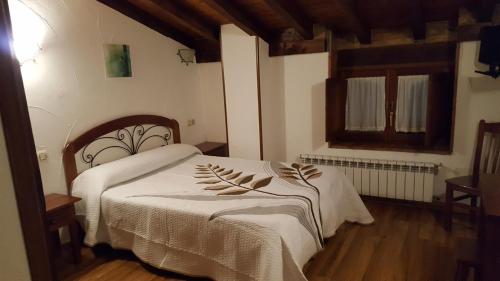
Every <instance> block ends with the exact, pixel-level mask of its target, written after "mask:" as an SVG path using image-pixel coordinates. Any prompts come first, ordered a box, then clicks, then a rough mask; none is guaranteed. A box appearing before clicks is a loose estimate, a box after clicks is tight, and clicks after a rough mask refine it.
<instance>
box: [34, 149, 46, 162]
mask: <svg viewBox="0 0 500 281" xmlns="http://www.w3.org/2000/svg"><path fill="white" fill-rule="evenodd" d="M36 154H37V156H38V160H40V161H45V160H47V159H48V158H49V153H48V152H47V150H39V151H37V152H36Z"/></svg>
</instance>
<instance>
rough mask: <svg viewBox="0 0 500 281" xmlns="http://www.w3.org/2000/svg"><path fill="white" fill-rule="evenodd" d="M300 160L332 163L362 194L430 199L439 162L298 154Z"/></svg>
mask: <svg viewBox="0 0 500 281" xmlns="http://www.w3.org/2000/svg"><path fill="white" fill-rule="evenodd" d="M300 159H301V162H302V163H307V164H316V165H327V166H335V167H337V168H338V169H339V170H340V171H342V172H344V173H345V174H346V176H347V177H348V178H349V179H350V180H351V181H352V183H353V184H354V186H355V187H356V189H357V190H358V193H359V194H361V195H368V196H375V197H383V198H392V199H401V200H408V201H423V202H432V196H433V186H434V175H436V174H437V172H438V165H436V164H434V163H426V162H408V161H390V160H378V159H361V158H349V157H337V156H326V155H310V154H301V155H300Z"/></svg>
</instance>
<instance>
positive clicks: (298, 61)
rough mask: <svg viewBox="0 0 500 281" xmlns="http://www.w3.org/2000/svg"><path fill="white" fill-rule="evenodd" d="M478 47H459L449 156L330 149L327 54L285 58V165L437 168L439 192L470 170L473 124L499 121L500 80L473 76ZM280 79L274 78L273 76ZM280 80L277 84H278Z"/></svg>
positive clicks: (474, 126)
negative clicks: (343, 162)
mask: <svg viewBox="0 0 500 281" xmlns="http://www.w3.org/2000/svg"><path fill="white" fill-rule="evenodd" d="M478 46H479V43H478V42H466V43H461V45H460V56H459V57H460V59H459V73H458V92H457V100H456V117H455V132H454V134H455V136H454V142H455V144H454V149H453V154H452V155H436V154H423V153H405V152H390V153H387V152H386V151H370V150H356V149H331V148H328V145H327V144H326V143H325V141H324V139H325V129H324V128H325V117H324V108H325V100H324V95H325V85H324V82H325V79H326V78H327V76H328V55H327V54H326V53H323V54H311V55H299V56H289V57H285V58H284V68H285V69H284V83H285V114H286V121H285V122H286V147H287V153H286V158H287V161H296V160H297V157H298V156H299V154H300V153H315V154H324V155H336V156H349V157H360V158H375V159H391V160H402V161H423V162H427V161H429V162H433V163H441V164H442V165H443V166H442V167H441V168H440V172H439V174H438V175H437V177H435V185H434V193H435V194H442V193H443V192H444V179H446V178H448V177H453V176H458V175H465V174H468V173H469V172H470V170H471V164H472V157H473V156H472V154H473V150H474V146H475V137H476V132H477V124H478V122H479V120H480V119H485V120H486V121H489V122H499V121H500V80H494V79H492V78H487V77H482V76H478V75H475V74H473V70H474V69H476V68H477V67H479V66H478V65H477V63H476V61H477V52H478V49H479V48H478ZM278 76H279V75H278ZM277 81H279V79H277Z"/></svg>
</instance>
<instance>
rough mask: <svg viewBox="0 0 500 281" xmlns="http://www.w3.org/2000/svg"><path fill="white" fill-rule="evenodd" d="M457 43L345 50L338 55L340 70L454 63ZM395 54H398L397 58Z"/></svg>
mask: <svg viewBox="0 0 500 281" xmlns="http://www.w3.org/2000/svg"><path fill="white" fill-rule="evenodd" d="M456 45H457V44H456V42H443V43H429V44H427V43H425V44H411V45H396V46H386V47H375V48H360V49H344V50H339V51H338V55H337V60H338V67H339V70H341V69H344V68H349V67H369V66H374V65H376V66H378V67H381V66H386V65H405V64H421V63H423V62H425V63H443V62H453V61H454V60H455V50H456ZM394 54H398V55H397V56H395V55H394Z"/></svg>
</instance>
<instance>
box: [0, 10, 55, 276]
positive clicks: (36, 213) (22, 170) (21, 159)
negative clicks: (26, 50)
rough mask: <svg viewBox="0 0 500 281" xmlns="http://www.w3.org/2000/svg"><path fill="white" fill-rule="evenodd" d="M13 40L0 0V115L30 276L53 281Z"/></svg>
mask: <svg viewBox="0 0 500 281" xmlns="http://www.w3.org/2000/svg"><path fill="white" fill-rule="evenodd" d="M11 42H12V30H11V23H10V15H9V8H8V3H7V0H0V89H2V90H1V91H0V114H1V116H2V125H3V131H4V134H5V143H6V146H7V152H8V157H9V162H10V169H11V174H12V180H13V183H14V189H15V195H16V201H17V206H18V211H19V218H20V221H21V228H22V233H23V239H24V244H25V249H26V255H27V258H28V264H29V268H30V274H31V279H32V280H37V281H51V280H54V279H55V275H54V270H53V264H52V256H51V252H50V249H49V232H48V227H47V224H46V221H45V215H44V214H45V201H44V196H43V187H42V179H41V175H40V169H39V167H38V159H37V156H36V152H35V141H34V139H33V132H32V129H31V122H30V118H29V114H28V106H27V102H26V95H25V92H24V86H23V81H22V76H21V71H20V67H19V64H18V63H17V60H16V59H15V58H14V53H13V51H12V50H11V45H10V43H11ZM2 188H3V187H2ZM12 215H14V216H15V215H16V214H12Z"/></svg>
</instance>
